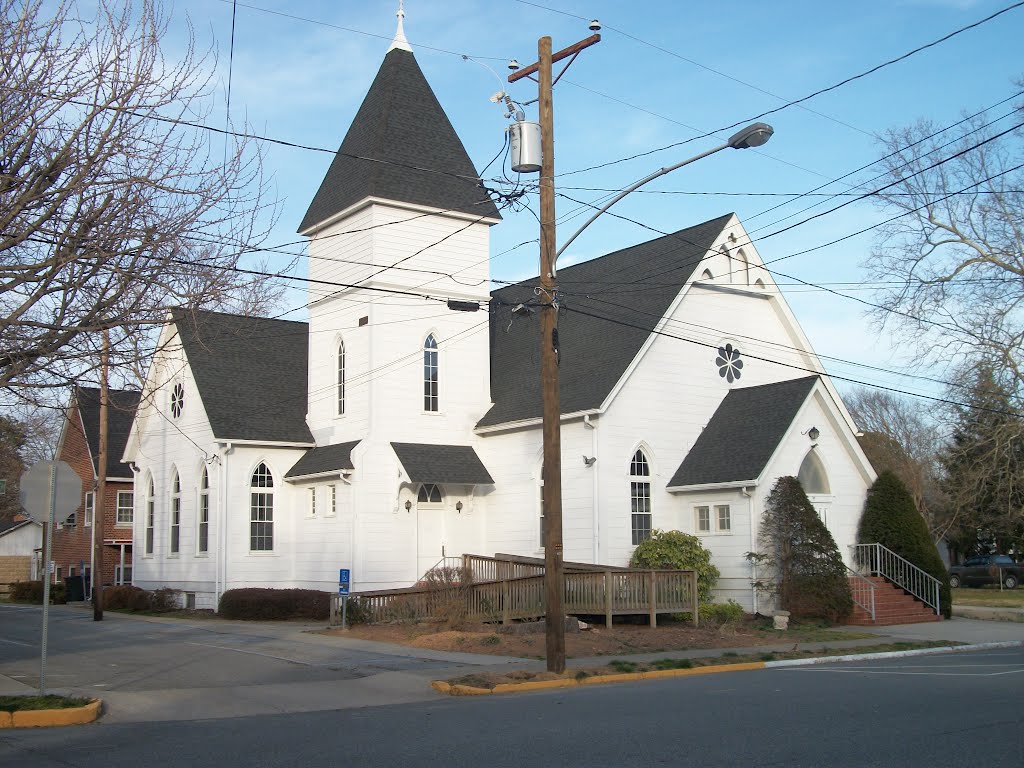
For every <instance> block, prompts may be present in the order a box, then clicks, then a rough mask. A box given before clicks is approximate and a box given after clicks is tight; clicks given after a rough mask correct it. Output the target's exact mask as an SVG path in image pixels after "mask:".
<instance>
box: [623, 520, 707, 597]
mask: <svg viewBox="0 0 1024 768" xmlns="http://www.w3.org/2000/svg"><path fill="white" fill-rule="evenodd" d="M629 564H630V566H631V567H633V568H665V569H670V570H676V571H696V572H697V594H698V598H699V600H700V603H701V604H702V605H703V604H704V603H710V602H711V591H712V590H713V589H714V588H715V584H717V583H718V577H719V575H720V573H719V571H718V569H717V568H716V567H715V566H714V565H712V564H711V553H710V552H709V551H708V550H706V549H705V548H704V544H703V543H702V542H701V540H700V539H699V538H697V537H696V536H693V535H691V534H689V533H683V532H682V531H658V530H656V531H654V532H653V533H652V534H651V538H649V539H647V541H642V542H640V543H639V544H638V545H637V547H636V549H634V550H633V557H632V558H631V559H630V561H629Z"/></svg>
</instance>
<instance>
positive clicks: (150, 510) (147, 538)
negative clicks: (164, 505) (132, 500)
mask: <svg viewBox="0 0 1024 768" xmlns="http://www.w3.org/2000/svg"><path fill="white" fill-rule="evenodd" d="M145 505H146V509H145V515H146V519H145V520H144V523H145V525H143V528H142V556H143V557H153V556H154V555H155V554H156V486H155V485H154V484H153V481H152V480H150V481H149V488H148V493H147V494H146V500H145ZM149 542H152V544H153V545H152V546H151V547H150V546H148V544H149Z"/></svg>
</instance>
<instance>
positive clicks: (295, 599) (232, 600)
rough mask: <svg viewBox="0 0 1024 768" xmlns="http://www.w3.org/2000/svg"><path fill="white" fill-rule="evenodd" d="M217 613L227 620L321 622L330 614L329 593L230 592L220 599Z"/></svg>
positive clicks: (256, 588) (240, 590)
mask: <svg viewBox="0 0 1024 768" xmlns="http://www.w3.org/2000/svg"><path fill="white" fill-rule="evenodd" d="M218 612H219V613H220V614H221V616H223V617H224V618H226V619H246V620H250V621H261V620H262V621H265V620H273V619H314V620H324V619H327V618H328V617H329V616H330V613H331V593H330V592H319V591H317V590H315V589H264V588H258V587H249V588H246V589H229V590H228V591H227V592H225V593H224V594H223V595H221V598H220V606H219V608H218Z"/></svg>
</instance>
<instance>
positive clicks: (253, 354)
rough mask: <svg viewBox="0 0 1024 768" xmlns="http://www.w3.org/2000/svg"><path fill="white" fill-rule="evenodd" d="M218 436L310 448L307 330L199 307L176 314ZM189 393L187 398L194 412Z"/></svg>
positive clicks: (294, 324) (301, 325) (302, 325)
mask: <svg viewBox="0 0 1024 768" xmlns="http://www.w3.org/2000/svg"><path fill="white" fill-rule="evenodd" d="M174 320H175V323H176V324H177V328H178V333H179V334H180V336H181V342H182V345H183V346H184V348H185V354H186V355H187V356H188V361H189V364H190V366H191V368H192V375H193V376H194V377H195V380H196V385H197V386H198V387H199V396H200V397H201V398H202V400H203V405H204V406H205V407H206V415H207V416H208V417H209V419H210V426H211V428H212V429H213V434H214V436H215V437H216V438H218V439H222V440H263V441H270V442H284V443H312V442H313V436H312V435H311V434H310V432H309V427H308V426H306V397H307V391H306V361H307V359H308V350H309V337H308V334H309V326H308V324H306V323H297V322H293V321H290V320H270V319H267V318H263V317H245V316H242V315H226V314H222V313H220V312H206V311H203V310H194V311H188V312H178V313H176V314H175V316H174ZM188 398H189V393H188V392H186V393H185V410H186V412H187V411H188Z"/></svg>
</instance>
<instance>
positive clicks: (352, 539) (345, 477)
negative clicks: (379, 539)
mask: <svg viewBox="0 0 1024 768" xmlns="http://www.w3.org/2000/svg"><path fill="white" fill-rule="evenodd" d="M338 477H340V478H341V482H343V483H344V484H345V485H346V487H347V489H348V493H347V496H348V504H347V505H346V506H348V510H349V539H348V559H349V562H348V567H349V568H350V569H351V572H352V573H358V571H357V570H356V506H355V502H356V497H355V491H354V489H353V488H352V477H351V473H349V474H346V473H345V472H344V471H342V472H339V473H338ZM353 581H354V580H353Z"/></svg>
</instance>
